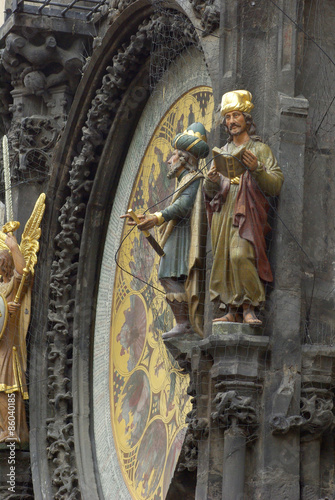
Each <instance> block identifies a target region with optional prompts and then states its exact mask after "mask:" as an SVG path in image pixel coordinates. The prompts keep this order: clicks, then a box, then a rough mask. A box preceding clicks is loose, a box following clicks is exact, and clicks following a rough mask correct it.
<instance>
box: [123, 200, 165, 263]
mask: <svg viewBox="0 0 335 500" xmlns="http://www.w3.org/2000/svg"><path fill="white" fill-rule="evenodd" d="M128 214H129V215H130V217H131V218H132V219H133V221H134V222H136V224H140V223H141V221H140V219H139V218H138V217H137V215H136V214H135V212H133V211H132V209H131V208H130V209H129V210H128ZM142 233H143V234H144V236H145V237H146V239H147V240H148V243H150V245H151V246H152V248H153V249H154V250H155V252H157V253H158V255H160V257H163V256H164V255H165V253H164V250H163V248H162V247H161V246H160V245H159V244H158V243H157V241H156V240H155V238H154V237H153V236H152V235H151V234H150V233H149V231H142Z"/></svg>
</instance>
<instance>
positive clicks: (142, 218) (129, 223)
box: [120, 214, 146, 226]
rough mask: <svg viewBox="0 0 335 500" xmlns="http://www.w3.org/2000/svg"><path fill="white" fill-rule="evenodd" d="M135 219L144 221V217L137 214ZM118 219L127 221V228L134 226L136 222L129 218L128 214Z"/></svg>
mask: <svg viewBox="0 0 335 500" xmlns="http://www.w3.org/2000/svg"><path fill="white" fill-rule="evenodd" d="M137 217H138V218H139V219H140V220H141V221H143V220H144V219H145V217H146V216H145V215H143V214H137ZM120 219H128V220H127V226H136V222H135V221H134V220H133V219H132V218H131V216H130V215H129V214H125V215H120Z"/></svg>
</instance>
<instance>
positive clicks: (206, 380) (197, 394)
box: [165, 323, 269, 500]
mask: <svg viewBox="0 0 335 500" xmlns="http://www.w3.org/2000/svg"><path fill="white" fill-rule="evenodd" d="M268 344H269V338H268V337H266V336H262V330H261V329H260V328H252V327H250V326H248V325H243V324H236V323H216V324H214V325H213V333H212V335H210V336H209V337H207V338H205V339H203V340H196V339H194V338H192V339H186V338H184V339H170V340H168V341H165V345H166V346H167V347H168V349H169V350H170V352H171V353H172V354H173V356H174V357H175V359H177V360H178V362H179V364H180V366H181V367H183V368H184V369H187V371H189V373H190V376H191V385H190V390H189V393H190V394H191V395H192V396H193V400H192V402H193V411H192V412H191V414H190V415H189V419H188V420H189V433H191V435H193V438H194V439H193V441H192V439H190V434H189V439H188V445H189V443H190V442H192V443H193V444H192V446H193V451H192V453H189V455H192V456H193V457H195V456H196V457H197V484H196V492H195V498H196V500H203V499H204V498H213V499H214V498H215V499H217V498H228V497H227V494H228V492H229V495H230V497H229V499H230V498H231V500H233V499H234V500H236V499H242V498H243V495H244V494H245V456H246V452H247V443H248V442H249V441H251V442H253V441H254V440H255V438H256V430H257V427H258V415H259V410H258V407H259V397H260V395H261V392H262V383H263V378H264V369H265V367H266V364H267V356H266V353H267V349H268ZM188 451H189V450H188ZM189 466H190V470H191V467H193V466H194V461H193V462H190V464H189ZM186 467H187V464H186Z"/></svg>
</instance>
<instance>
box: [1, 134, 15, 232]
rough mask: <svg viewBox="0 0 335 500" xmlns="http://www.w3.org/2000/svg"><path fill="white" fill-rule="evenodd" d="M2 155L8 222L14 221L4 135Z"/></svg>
mask: <svg viewBox="0 0 335 500" xmlns="http://www.w3.org/2000/svg"><path fill="white" fill-rule="evenodd" d="M2 154H3V170H4V180H5V201H6V216H7V222H9V221H13V220H14V214H13V202H12V186H11V181H10V168H9V151H8V139H7V136H6V135H4V136H3V138H2Z"/></svg>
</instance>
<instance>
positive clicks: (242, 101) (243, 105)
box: [220, 90, 254, 116]
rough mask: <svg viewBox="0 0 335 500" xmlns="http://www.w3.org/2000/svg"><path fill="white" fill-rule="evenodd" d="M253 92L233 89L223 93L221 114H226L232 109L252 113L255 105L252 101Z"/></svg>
mask: <svg viewBox="0 0 335 500" xmlns="http://www.w3.org/2000/svg"><path fill="white" fill-rule="evenodd" d="M251 99H252V94H251V92H248V91H247V90H233V91H232V92H227V93H226V94H223V96H222V101H221V109H220V112H221V115H222V116H225V115H226V114H227V113H230V112H231V111H241V113H250V111H251V110H252V108H253V107H254V105H253V104H252V102H251Z"/></svg>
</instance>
